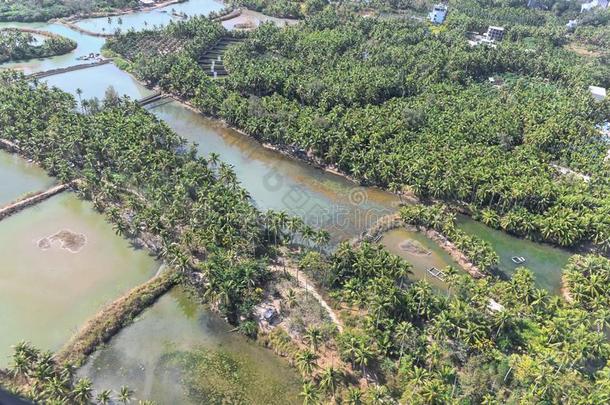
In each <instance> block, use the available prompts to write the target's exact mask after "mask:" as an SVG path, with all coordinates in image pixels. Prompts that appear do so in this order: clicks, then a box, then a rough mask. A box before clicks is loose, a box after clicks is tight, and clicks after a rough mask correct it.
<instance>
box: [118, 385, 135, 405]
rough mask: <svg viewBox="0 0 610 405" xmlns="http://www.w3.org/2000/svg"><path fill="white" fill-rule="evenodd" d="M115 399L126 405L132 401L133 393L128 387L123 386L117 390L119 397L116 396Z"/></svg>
mask: <svg viewBox="0 0 610 405" xmlns="http://www.w3.org/2000/svg"><path fill="white" fill-rule="evenodd" d="M117 399H118V400H119V402H121V403H122V404H128V403H130V402H131V400H132V399H133V391H132V390H131V389H129V387H128V386H126V385H123V386H122V387H121V389H120V390H119V395H118V396H117Z"/></svg>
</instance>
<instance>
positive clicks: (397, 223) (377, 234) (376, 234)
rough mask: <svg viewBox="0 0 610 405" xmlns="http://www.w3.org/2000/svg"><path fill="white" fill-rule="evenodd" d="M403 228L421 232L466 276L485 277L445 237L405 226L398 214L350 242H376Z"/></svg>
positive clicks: (390, 216)
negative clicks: (446, 254) (394, 230)
mask: <svg viewBox="0 0 610 405" xmlns="http://www.w3.org/2000/svg"><path fill="white" fill-rule="evenodd" d="M397 228H405V229H407V230H409V231H412V232H422V233H423V234H424V235H426V237H428V238H430V239H432V240H433V241H434V242H436V244H438V245H439V246H440V247H441V248H442V249H443V250H444V251H445V252H447V253H448V254H449V255H450V256H451V258H452V259H453V260H455V262H456V263H457V264H459V265H460V267H462V268H463V269H464V270H465V271H466V272H467V273H468V274H470V275H471V276H472V277H474V278H482V277H485V274H484V273H483V272H482V271H481V269H479V267H478V266H476V265H475V264H474V263H473V262H472V260H470V259H469V258H468V257H467V256H466V255H465V254H464V253H463V252H462V251H461V250H460V249H458V248H457V246H455V244H454V243H452V242H451V241H450V240H449V239H447V237H445V236H444V235H442V234H441V233H440V232H438V231H435V230H434V229H429V228H424V227H418V226H414V225H410V224H407V223H406V222H404V221H403V220H402V219H401V218H400V214H398V213H396V214H390V215H386V216H385V217H381V218H380V219H379V220H378V221H377V222H375V224H373V226H371V227H370V228H369V229H368V230H367V231H365V232H363V233H362V235H360V237H358V238H356V239H354V240H352V244H353V245H357V244H359V243H361V242H377V241H378V240H379V239H381V236H382V235H383V234H384V233H386V232H388V231H391V230H393V229H397Z"/></svg>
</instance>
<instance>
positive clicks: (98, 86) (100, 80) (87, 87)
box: [42, 64, 153, 100]
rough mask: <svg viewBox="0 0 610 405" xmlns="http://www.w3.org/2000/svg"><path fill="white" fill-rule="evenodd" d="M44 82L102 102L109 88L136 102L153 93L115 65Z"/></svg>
mask: <svg viewBox="0 0 610 405" xmlns="http://www.w3.org/2000/svg"><path fill="white" fill-rule="evenodd" d="M42 80H44V81H46V82H47V83H48V84H49V85H50V86H55V87H58V88H60V89H62V90H64V91H67V92H68V93H72V94H74V95H76V90H77V89H80V90H81V91H82V95H81V98H82V99H83V100H85V99H91V98H94V97H97V98H98V99H100V100H102V99H103V98H104V94H105V93H106V90H107V89H108V88H109V87H112V88H114V89H115V90H116V91H117V93H118V94H119V95H121V96H129V97H131V98H133V99H136V100H137V99H140V98H143V97H146V96H148V95H150V94H152V93H153V91H152V90H149V89H147V88H146V87H144V86H143V85H141V84H140V83H139V82H138V81H137V80H135V79H134V78H133V77H131V76H130V75H128V74H126V73H124V72H123V71H121V70H120V69H119V68H118V67H116V66H115V65H113V64H108V65H101V66H96V67H92V68H89V69H83V70H75V71H73V72H68V73H63V74H60V75H55V76H50V77H47V78H44V79H42ZM77 99H78V97H77Z"/></svg>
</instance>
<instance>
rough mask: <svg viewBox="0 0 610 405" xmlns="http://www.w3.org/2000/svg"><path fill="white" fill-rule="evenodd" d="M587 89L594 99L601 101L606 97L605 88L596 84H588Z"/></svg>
mask: <svg viewBox="0 0 610 405" xmlns="http://www.w3.org/2000/svg"><path fill="white" fill-rule="evenodd" d="M589 91H590V92H591V95H592V96H593V98H594V99H595V100H596V101H602V100H603V99H605V98H606V89H605V88H603V87H598V86H589Z"/></svg>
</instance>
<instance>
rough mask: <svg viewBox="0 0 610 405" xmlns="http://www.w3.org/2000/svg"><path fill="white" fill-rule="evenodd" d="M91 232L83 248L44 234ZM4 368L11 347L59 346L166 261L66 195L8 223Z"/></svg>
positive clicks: (2, 305)
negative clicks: (21, 343) (23, 343)
mask: <svg viewBox="0 0 610 405" xmlns="http://www.w3.org/2000/svg"><path fill="white" fill-rule="evenodd" d="M62 230H67V231H70V232H72V233H74V234H76V235H83V236H84V238H85V244H84V246H82V247H81V248H80V250H79V249H77V248H75V249H74V250H75V251H76V253H75V252H72V251H70V250H68V249H65V248H62V247H61V242H59V241H56V242H54V243H52V244H51V245H50V246H48V248H46V249H44V248H41V247H40V245H39V242H40V240H41V239H43V238H47V237H50V236H53V235H55V234H56V233H57V232H59V231H62ZM0 258H2V266H0V325H2V326H1V328H2V333H0V367H3V366H6V365H7V364H8V356H9V354H10V353H11V347H10V346H11V345H14V344H15V343H17V342H19V341H21V340H29V341H31V342H32V343H33V344H34V345H35V346H37V347H39V348H41V349H49V350H57V349H59V348H60V347H61V346H62V345H63V344H64V343H65V342H66V341H67V340H68V338H69V337H70V336H71V335H72V334H73V333H74V332H75V331H76V330H77V329H78V328H79V327H80V326H82V325H83V323H84V322H85V321H86V320H87V319H88V318H89V317H91V316H93V315H94V314H95V313H96V312H97V311H98V310H99V309H100V308H101V307H102V306H103V305H104V304H106V303H109V302H111V301H112V300H114V299H116V298H118V297H119V296H121V295H122V294H123V293H124V292H126V291H128V290H129V289H130V288H132V287H135V286H136V285H138V284H141V283H143V282H144V281H146V280H147V279H149V278H150V277H151V276H152V275H154V274H155V272H156V271H157V269H158V267H159V264H158V263H157V262H156V261H155V260H153V259H152V258H151V257H150V256H149V255H148V254H146V252H144V251H141V250H134V249H133V248H131V247H130V245H129V243H128V242H127V241H126V240H125V239H123V238H120V237H118V236H117V235H115V233H114V230H113V229H112V226H111V225H110V224H109V223H108V222H106V220H105V219H104V217H103V216H102V215H99V214H98V213H97V212H95V211H94V210H93V208H92V205H91V204H90V203H88V202H84V201H82V200H80V199H78V198H77V197H76V196H75V195H74V194H71V193H63V194H60V195H58V196H55V197H52V198H51V199H49V200H46V201H44V202H42V203H40V204H37V205H35V206H33V207H30V208H28V209H26V210H24V211H21V212H20V213H18V214H15V215H13V216H11V217H9V218H6V219H4V220H2V221H1V222H0Z"/></svg>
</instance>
